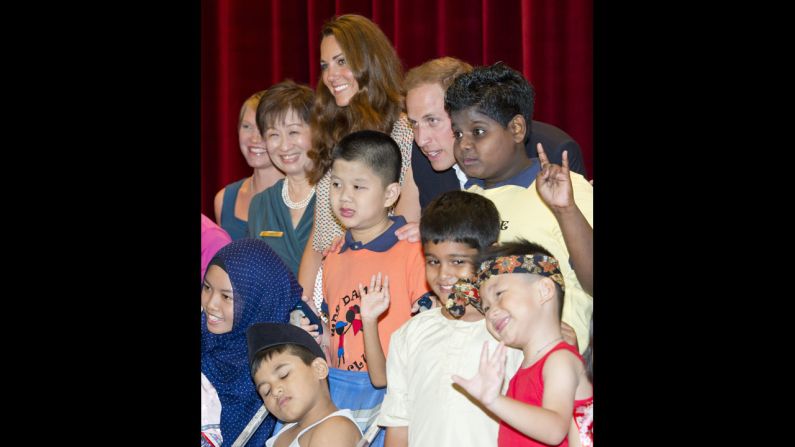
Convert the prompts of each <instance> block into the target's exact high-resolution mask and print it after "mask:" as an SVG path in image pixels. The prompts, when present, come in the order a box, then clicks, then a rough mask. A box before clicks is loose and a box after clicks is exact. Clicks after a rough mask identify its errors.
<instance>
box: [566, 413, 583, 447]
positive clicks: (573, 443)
mask: <svg viewBox="0 0 795 447" xmlns="http://www.w3.org/2000/svg"><path fill="white" fill-rule="evenodd" d="M568 439H569V447H582V442H580V430H579V428H578V427H577V423H576V422H574V418H571V424H569V436H568Z"/></svg>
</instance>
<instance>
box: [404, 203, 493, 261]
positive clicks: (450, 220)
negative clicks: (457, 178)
mask: <svg viewBox="0 0 795 447" xmlns="http://www.w3.org/2000/svg"><path fill="white" fill-rule="evenodd" d="M499 236H500V213H499V212H498V211H497V207H496V206H494V202H492V201H491V200H489V199H488V198H486V197H483V196H481V195H479V194H475V193H471V192H466V191H447V192H445V193H442V194H440V195H439V196H438V197H436V198H435V199H433V201H432V202H431V203H429V204H428V206H426V207H425V209H424V210H423V211H422V218H420V237H421V238H422V243H423V244H426V243H428V242H433V243H435V244H438V243H440V242H444V241H452V242H460V243H463V244H467V245H469V246H470V247H472V248H475V249H477V250H478V252H481V251H482V250H483V249H485V248H486V247H488V246H490V245H492V244H494V243H495V242H497V239H498V238H499Z"/></svg>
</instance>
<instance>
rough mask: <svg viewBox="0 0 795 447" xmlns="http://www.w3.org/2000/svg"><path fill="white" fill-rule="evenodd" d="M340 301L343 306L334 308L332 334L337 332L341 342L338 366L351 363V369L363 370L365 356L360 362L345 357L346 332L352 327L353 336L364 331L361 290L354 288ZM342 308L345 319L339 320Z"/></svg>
mask: <svg viewBox="0 0 795 447" xmlns="http://www.w3.org/2000/svg"><path fill="white" fill-rule="evenodd" d="M364 293H367V287H364ZM340 301H342V306H343V307H342V308H341V307H340V306H339V305H337V306H336V307H335V309H334V314H333V315H332V316H331V327H333V328H334V331H333V332H332V334H331V336H332V337H333V336H334V335H335V334H336V335H338V336H339V343H338V345H337V368H340V369H344V368H345V365H348V363H350V365H348V366H347V369H348V370H349V371H352V370H357V371H361V370H362V369H363V368H364V365H365V363H366V362H365V360H364V358H362V361H360V362H357V361H352V362H348V361H346V359H345V334H347V333H348V332H349V331H350V330H351V328H353V334H352V335H353V336H356V335H358V334H359V332H360V331H362V318H361V310H360V308H359V304H358V303H361V296H359V291H358V290H355V289H354V290H353V292H351V294H350V295H346V296H344V297H343V298H342V300H340ZM342 310H344V311H345V321H340V320H339V316H340V311H342ZM357 317H358V318H357ZM349 360H354V359H349Z"/></svg>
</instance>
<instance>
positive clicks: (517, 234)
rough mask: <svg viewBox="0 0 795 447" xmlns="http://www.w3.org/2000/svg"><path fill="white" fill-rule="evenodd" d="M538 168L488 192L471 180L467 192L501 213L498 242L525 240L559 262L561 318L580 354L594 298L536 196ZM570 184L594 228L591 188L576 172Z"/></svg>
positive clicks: (576, 200) (586, 340)
mask: <svg viewBox="0 0 795 447" xmlns="http://www.w3.org/2000/svg"><path fill="white" fill-rule="evenodd" d="M537 166H538V165H537V163H534V164H533V165H532V166H531V167H530V168H528V169H526V170H525V171H523V172H522V173H520V174H518V175H517V176H516V177H514V178H512V179H509V180H508V181H506V182H504V183H502V184H500V185H498V186H495V187H492V188H488V189H484V188H483V186H482V185H480V184H472V183H475V182H472V181H471V180H470V183H469V184H468V185H469V188H468V189H467V191H469V192H473V193H476V194H480V195H482V196H485V197H488V198H489V199H491V201H492V202H494V205H495V206H496V207H497V211H499V213H500V220H501V225H502V226H501V230H500V239H499V241H500V242H501V243H502V242H510V241H515V240H516V239H518V238H524V239H527V240H528V241H530V242H534V243H536V244H539V245H541V246H542V247H544V248H546V249H547V250H549V252H550V253H552V255H553V256H555V258H556V259H557V260H558V262H559V263H560V269H561V271H562V272H563V279H564V281H565V282H566V295H565V297H564V300H563V318H562V319H563V321H564V322H566V323H567V324H569V325H570V326H571V327H573V328H574V331H575V332H576V333H577V344H578V345H579V348H580V353H583V352H584V351H585V349H586V348H587V347H588V325H589V324H590V320H591V314H592V313H593V297H591V296H590V295H588V294H587V293H586V292H585V291H584V290H583V289H582V286H581V285H580V282H579V281H578V280H577V276H576V275H575V273H574V269H573V268H572V266H571V264H570V263H569V251H568V249H567V248H566V243H565V241H564V240H563V233H562V232H561V230H560V226H558V222H557V220H556V219H555V216H554V215H553V214H552V211H551V210H550V209H549V207H547V205H546V204H545V203H544V201H543V200H542V199H541V197H540V196H539V195H538V191H537V190H536V185H535V174H534V173H535V172H538V167H537ZM571 182H572V187H573V188H574V202H575V203H576V204H577V207H579V208H580V211H581V212H582V214H583V215H584V216H585V219H586V220H587V221H588V223H589V224H591V227H593V187H592V186H591V184H590V183H588V181H587V180H585V178H584V177H583V176H582V175H580V174H577V173H576V172H572V173H571ZM523 184H524V185H527V186H523ZM575 267H576V266H575Z"/></svg>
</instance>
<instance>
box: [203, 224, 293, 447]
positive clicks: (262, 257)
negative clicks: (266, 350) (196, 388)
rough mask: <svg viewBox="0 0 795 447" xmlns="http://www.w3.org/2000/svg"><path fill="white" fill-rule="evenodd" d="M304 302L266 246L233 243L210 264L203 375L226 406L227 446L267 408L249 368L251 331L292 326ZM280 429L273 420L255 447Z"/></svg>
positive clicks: (223, 428)
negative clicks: (297, 307)
mask: <svg viewBox="0 0 795 447" xmlns="http://www.w3.org/2000/svg"><path fill="white" fill-rule="evenodd" d="M300 299H301V286H299V285H298V282H296V280H295V277H294V276H293V274H292V272H291V271H290V269H288V268H287V267H286V266H285V265H284V263H283V262H282V261H281V259H280V258H279V256H278V255H276V253H275V252H274V251H273V250H272V249H271V248H270V247H269V246H268V244H267V243H265V242H264V241H262V240H258V239H240V240H237V241H233V242H232V243H230V244H229V245H226V246H225V247H223V248H222V249H221V250H219V251H218V253H216V255H215V256H214V257H213V259H212V261H210V264H209V266H208V267H207V273H206V274H205V277H204V283H203V285H202V292H201V304H202V316H201V334H202V338H201V350H202V351H201V352H202V373H203V374H204V375H205V376H206V377H207V379H209V381H210V383H211V384H212V385H213V386H214V387H215V390H216V391H217V393H218V399H219V400H220V402H221V422H220V430H221V436H223V441H224V445H230V446H231V445H232V443H234V442H235V439H237V437H238V435H239V434H240V432H242V431H243V429H244V428H245V427H246V424H248V422H249V421H250V420H251V418H252V417H253V416H254V414H255V413H256V412H257V410H258V409H259V407H260V406H262V399H260V397H259V395H258V394H257V391H256V390H255V389H254V382H253V381H252V380H251V371H250V370H249V366H248V358H247V345H246V329H248V328H249V327H250V326H251V325H253V324H254V323H262V322H269V323H287V322H289V314H290V310H292V309H293V307H294V306H295V305H296V303H297V302H298V301H300ZM275 423H276V421H275V419H274V418H273V416H271V415H269V416H268V417H267V418H266V419H265V420H264V421H263V422H262V424H261V425H260V426H259V428H258V429H257V430H256V431H255V432H254V433H253V434H252V436H251V438H250V439H249V443H250V445H264V444H265V441H266V440H267V439H268V437H269V436H270V435H271V432H272V431H273V426H274V424H275ZM206 441H207V439H205V438H204V436H203V439H202V443H203V444H207V443H206ZM207 445H213V443H209V444H207Z"/></svg>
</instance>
